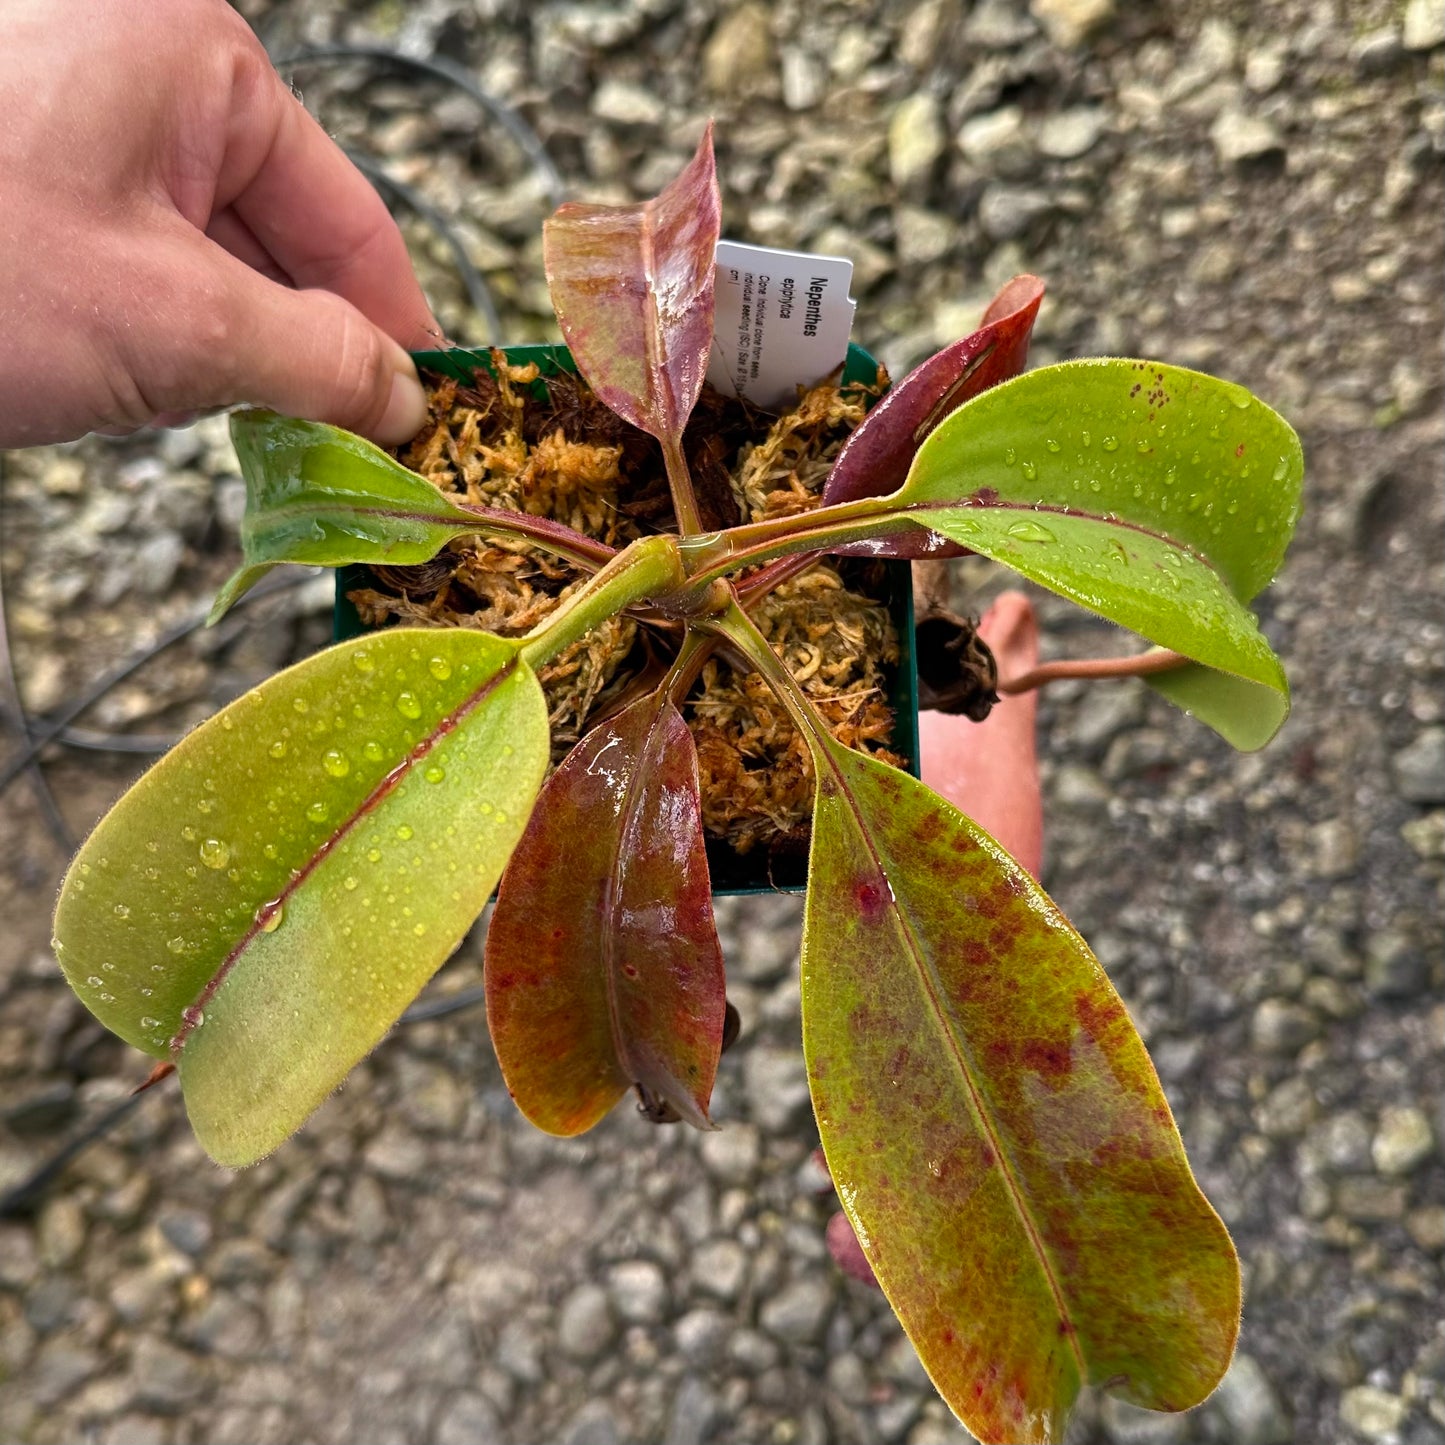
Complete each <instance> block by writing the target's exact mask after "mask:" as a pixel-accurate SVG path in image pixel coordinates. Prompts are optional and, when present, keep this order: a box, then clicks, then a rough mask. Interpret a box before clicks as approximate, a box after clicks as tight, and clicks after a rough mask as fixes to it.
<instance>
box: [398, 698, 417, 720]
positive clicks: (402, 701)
mask: <svg viewBox="0 0 1445 1445" xmlns="http://www.w3.org/2000/svg"><path fill="white" fill-rule="evenodd" d="M396 710H397V712H399V713H400V714H401V715H402V717H409V718H419V717H420V716H421V702H420V700H419V699H418V698H417V695H416V694H415V693H414V692H399V693H397V695H396Z"/></svg>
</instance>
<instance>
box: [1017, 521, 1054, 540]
mask: <svg viewBox="0 0 1445 1445" xmlns="http://www.w3.org/2000/svg"><path fill="white" fill-rule="evenodd" d="M1008 535H1009V536H1010V537H1012V538H1014V540H1015V541H1018V542H1056V541H1057V540H1058V538H1057V537H1055V536H1054V534H1053V533H1052V532H1051V531H1049V529H1048V528H1047V527H1045V526H1043V525H1042V524H1041V523H1039V522H1028V521H1025V522H1015V523H1014V524H1013V525H1012V526H1011V527H1010V528H1009V529H1008Z"/></svg>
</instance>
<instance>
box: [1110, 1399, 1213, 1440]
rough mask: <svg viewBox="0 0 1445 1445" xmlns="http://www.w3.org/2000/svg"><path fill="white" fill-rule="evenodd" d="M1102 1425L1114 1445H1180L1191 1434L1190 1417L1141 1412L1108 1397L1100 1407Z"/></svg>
mask: <svg viewBox="0 0 1445 1445" xmlns="http://www.w3.org/2000/svg"><path fill="white" fill-rule="evenodd" d="M1099 1418H1100V1423H1101V1424H1102V1425H1103V1427H1104V1430H1105V1431H1106V1433H1107V1434H1108V1437H1109V1440H1110V1441H1111V1442H1112V1445H1180V1442H1182V1441H1184V1440H1187V1439H1188V1438H1189V1434H1190V1425H1191V1423H1192V1422H1191V1421H1190V1419H1189V1417H1188V1416H1187V1415H1166V1414H1161V1413H1160V1412H1159V1411H1157V1410H1141V1409H1139V1408H1138V1406H1136V1405H1128V1404H1125V1403H1124V1401H1123V1400H1119V1399H1116V1398H1115V1397H1114V1396H1113V1395H1106V1396H1105V1397H1104V1400H1103V1403H1102V1404H1101V1405H1100V1407H1099Z"/></svg>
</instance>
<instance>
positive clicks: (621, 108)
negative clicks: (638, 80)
mask: <svg viewBox="0 0 1445 1445" xmlns="http://www.w3.org/2000/svg"><path fill="white" fill-rule="evenodd" d="M592 114H593V115H595V116H596V117H597V119H598V120H605V121H610V122H611V123H612V124H613V125H660V124H661V123H662V121H663V120H664V119H665V118H666V116H667V106H666V105H664V104H663V101H662V98H661V97H660V96H659V95H658V94H657V92H656V91H655V90H649V89H648V88H647V87H646V86H642V85H632V84H630V83H629V82H628V81H625V80H616V79H612V78H609V79H607V80H604V81H603V82H602V84H601V85H599V86H598V87H597V93H596V94H595V95H594V96H593V97H592Z"/></svg>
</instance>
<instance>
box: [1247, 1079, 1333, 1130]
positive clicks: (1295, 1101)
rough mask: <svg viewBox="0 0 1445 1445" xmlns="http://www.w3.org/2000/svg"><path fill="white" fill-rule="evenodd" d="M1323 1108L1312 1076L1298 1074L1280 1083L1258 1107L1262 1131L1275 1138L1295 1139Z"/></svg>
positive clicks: (1258, 1119) (1258, 1122)
mask: <svg viewBox="0 0 1445 1445" xmlns="http://www.w3.org/2000/svg"><path fill="white" fill-rule="evenodd" d="M1318 1112H1319V1105H1318V1104H1317V1103H1316V1102H1315V1094H1314V1088H1313V1086H1312V1085H1311V1084H1310V1082H1309V1080H1308V1079H1305V1078H1303V1077H1301V1076H1300V1075H1295V1076H1294V1077H1293V1078H1289V1079H1285V1080H1284V1082H1283V1083H1280V1084H1277V1085H1276V1086H1275V1087H1274V1088H1273V1089H1271V1090H1270V1092H1269V1093H1268V1094H1267V1095H1266V1096H1265V1098H1264V1100H1263V1101H1262V1102H1261V1103H1260V1105H1259V1107H1258V1108H1257V1109H1256V1110H1255V1111H1254V1118H1255V1123H1256V1124H1258V1125H1259V1131H1260V1133H1261V1134H1264V1135H1266V1136H1267V1137H1269V1138H1271V1139H1292V1138H1294V1137H1295V1136H1296V1135H1298V1134H1303V1133H1304V1131H1305V1130H1306V1129H1308V1128H1309V1126H1310V1125H1311V1124H1312V1123H1313V1122H1314V1119H1315V1115H1316V1114H1317V1113H1318Z"/></svg>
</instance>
